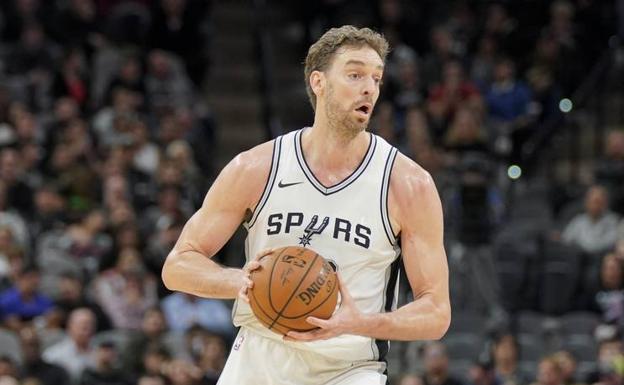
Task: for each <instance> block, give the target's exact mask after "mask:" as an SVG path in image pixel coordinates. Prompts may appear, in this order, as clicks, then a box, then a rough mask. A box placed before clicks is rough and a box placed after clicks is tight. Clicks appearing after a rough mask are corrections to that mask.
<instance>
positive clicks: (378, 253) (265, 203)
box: [234, 130, 400, 361]
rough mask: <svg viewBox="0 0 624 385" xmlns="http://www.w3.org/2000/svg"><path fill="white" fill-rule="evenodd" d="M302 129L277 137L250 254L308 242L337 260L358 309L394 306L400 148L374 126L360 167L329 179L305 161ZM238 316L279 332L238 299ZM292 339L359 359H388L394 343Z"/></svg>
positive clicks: (252, 226)
mask: <svg viewBox="0 0 624 385" xmlns="http://www.w3.org/2000/svg"><path fill="white" fill-rule="evenodd" d="M303 131H304V130H298V131H294V132H291V133H289V134H286V135H284V136H281V137H279V138H277V139H276V140H275V143H274V149H273V160H272V164H271V172H270V174H269V178H268V182H267V185H266V187H265V189H264V192H263V194H262V197H261V199H260V201H259V202H258V205H257V206H256V208H255V211H254V213H253V215H252V217H251V219H249V221H247V222H245V223H244V226H245V228H246V229H247V231H248V234H247V240H246V245H245V248H246V250H245V252H246V256H247V260H249V259H250V258H253V257H254V256H255V255H256V254H257V253H258V252H260V251H262V250H264V249H267V248H280V247H285V246H304V247H308V248H310V249H312V250H314V251H316V252H317V253H319V254H320V255H322V256H323V257H325V258H326V259H328V260H330V261H332V262H333V263H335V265H336V266H337V269H338V270H339V271H340V274H341V277H342V279H343V282H342V284H343V285H345V284H346V286H347V288H348V290H349V292H350V293H351V295H352V296H353V298H354V300H355V302H356V305H357V307H358V309H359V310H360V311H362V312H364V313H367V314H370V313H379V312H387V311H390V310H394V309H395V308H396V298H397V293H398V272H399V271H398V268H399V255H400V248H399V244H398V240H397V236H396V235H395V234H394V232H393V230H392V227H391V225H390V221H389V218H388V186H389V180H390V172H391V170H392V165H393V163H394V159H395V157H396V154H397V149H396V148H394V147H392V146H391V145H390V144H388V143H387V142H386V141H385V140H383V139H382V138H380V137H378V136H376V135H373V134H369V135H370V144H369V147H368V150H367V152H366V155H365V156H364V158H363V159H362V162H361V163H360V165H359V166H358V167H357V169H356V170H355V171H354V172H353V173H352V174H351V175H350V176H348V177H347V178H346V179H344V180H343V181H342V182H340V183H338V184H336V185H334V186H331V187H326V186H324V185H323V184H321V183H320V182H319V181H318V180H317V179H316V177H315V176H314V174H313V173H312V171H311V170H310V168H309V167H308V165H307V164H306V160H305V157H304V155H303V151H302V147H301V136H302V133H303ZM234 323H235V324H236V325H237V326H245V327H249V328H251V329H253V330H254V331H256V332H258V333H260V334H262V335H264V336H267V337H269V338H275V339H281V336H279V335H278V334H276V333H273V332H271V331H269V330H268V329H267V328H266V327H264V326H262V324H260V323H259V321H258V320H257V319H256V318H255V316H254V315H253V313H252V311H251V308H250V307H249V305H248V304H246V303H244V302H242V301H237V303H236V304H235V307H234ZM292 345H293V346H294V347H297V348H301V349H307V350H312V351H314V352H317V353H319V354H323V355H326V356H329V357H335V358H336V359H345V358H348V359H353V360H354V361H359V360H383V359H384V356H385V354H386V352H387V351H388V348H389V343H388V341H375V340H373V339H371V338H368V337H362V336H354V335H342V336H339V337H336V338H333V339H330V340H325V341H315V342H306V343H301V342H295V343H292Z"/></svg>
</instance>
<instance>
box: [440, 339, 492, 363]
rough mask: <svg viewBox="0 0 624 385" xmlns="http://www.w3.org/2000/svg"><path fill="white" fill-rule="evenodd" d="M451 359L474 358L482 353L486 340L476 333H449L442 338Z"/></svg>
mask: <svg viewBox="0 0 624 385" xmlns="http://www.w3.org/2000/svg"><path fill="white" fill-rule="evenodd" d="M442 342H444V345H446V349H447V352H448V355H449V358H450V359H451V361H453V362H455V361H456V360H474V359H475V358H477V357H479V354H481V352H482V350H483V347H484V341H483V339H481V338H479V337H478V336H477V335H475V334H474V333H454V334H447V336H446V337H445V338H444V339H443V340H442Z"/></svg>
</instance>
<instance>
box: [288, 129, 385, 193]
mask: <svg viewBox="0 0 624 385" xmlns="http://www.w3.org/2000/svg"><path fill="white" fill-rule="evenodd" d="M302 134H303V129H302V130H299V131H297V133H296V134H295V138H294V140H295V154H296V157H297V163H299V167H301V170H302V171H303V174H304V175H305V176H306V178H307V179H308V181H310V184H312V186H314V188H315V189H317V190H318V191H319V192H320V193H321V194H323V195H331V194H334V193H337V192H338V191H341V190H343V189H344V188H346V187H348V186H349V185H350V184H351V183H353V182H355V181H356V180H357V178H359V176H360V175H362V173H364V170H366V168H367V167H368V165H369V164H370V162H371V160H372V159H373V154H374V153H375V149H376V148H377V138H376V137H375V135H372V134H369V136H370V141H369V142H368V149H367V150H366V154H365V155H364V158H363V159H362V161H361V162H360V164H359V165H358V166H357V168H356V169H355V170H354V171H353V172H352V173H351V175H349V176H348V177H346V178H345V179H343V180H342V181H341V182H339V183H337V184H335V185H333V186H330V187H325V186H324V185H323V184H322V183H321V182H319V180H318V179H316V176H314V173H312V171H311V170H310V168H309V167H308V163H307V162H306V160H305V156H304V155H303V146H302V144H301V137H302V136H303V135H302Z"/></svg>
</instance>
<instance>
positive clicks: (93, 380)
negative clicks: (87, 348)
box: [79, 341, 133, 385]
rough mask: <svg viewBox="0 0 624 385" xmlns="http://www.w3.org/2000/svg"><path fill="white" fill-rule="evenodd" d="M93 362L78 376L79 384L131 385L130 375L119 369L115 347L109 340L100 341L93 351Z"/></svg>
mask: <svg viewBox="0 0 624 385" xmlns="http://www.w3.org/2000/svg"><path fill="white" fill-rule="evenodd" d="M94 355H95V357H94V361H95V362H94V364H93V365H92V366H89V367H87V368H86V369H85V370H84V371H83V372H82V375H81V376H80V382H79V384H80V385H131V384H133V381H131V379H130V377H129V376H128V375H126V374H125V373H124V372H122V371H121V370H119V368H118V366H119V362H118V356H117V348H116V347H115V344H114V343H113V342H110V341H103V342H101V343H100V344H99V345H98V346H97V348H95V352H94Z"/></svg>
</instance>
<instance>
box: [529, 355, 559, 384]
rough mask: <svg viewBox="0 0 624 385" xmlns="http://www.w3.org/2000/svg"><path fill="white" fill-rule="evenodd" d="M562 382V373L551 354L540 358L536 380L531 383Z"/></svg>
mask: <svg viewBox="0 0 624 385" xmlns="http://www.w3.org/2000/svg"><path fill="white" fill-rule="evenodd" d="M563 384H564V383H563V373H562V371H561V367H560V366H559V362H557V360H556V359H555V358H554V357H553V356H549V357H546V358H542V360H541V361H540V363H539V366H538V369H537V381H536V382H535V383H533V385H563Z"/></svg>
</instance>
